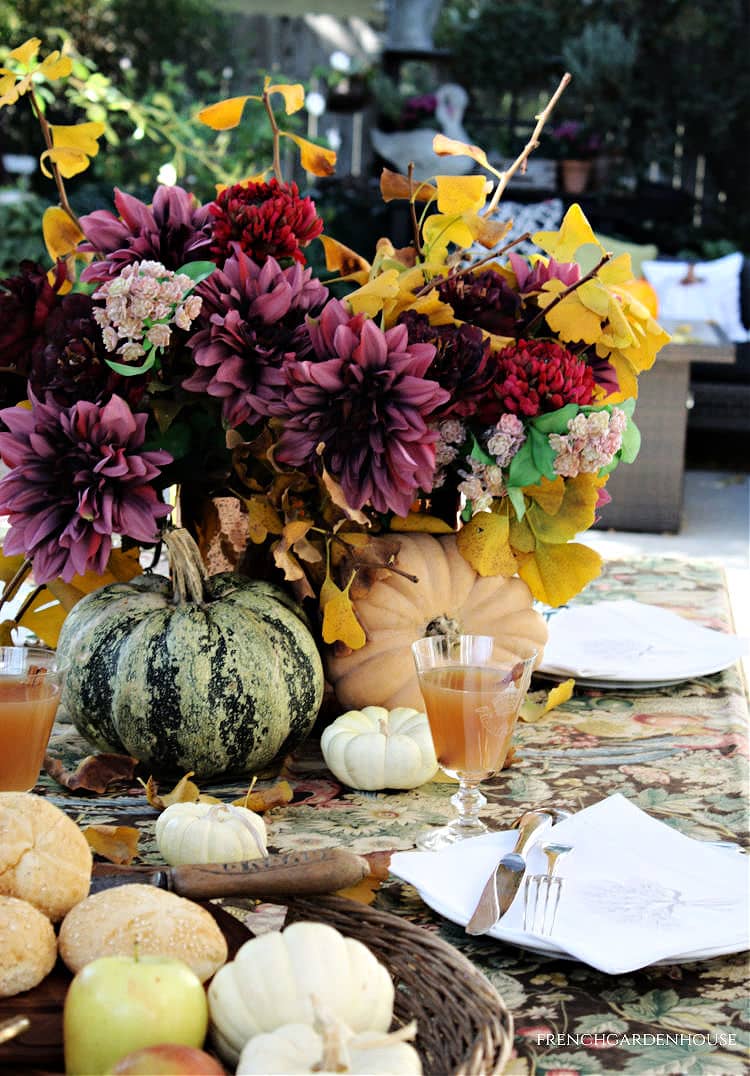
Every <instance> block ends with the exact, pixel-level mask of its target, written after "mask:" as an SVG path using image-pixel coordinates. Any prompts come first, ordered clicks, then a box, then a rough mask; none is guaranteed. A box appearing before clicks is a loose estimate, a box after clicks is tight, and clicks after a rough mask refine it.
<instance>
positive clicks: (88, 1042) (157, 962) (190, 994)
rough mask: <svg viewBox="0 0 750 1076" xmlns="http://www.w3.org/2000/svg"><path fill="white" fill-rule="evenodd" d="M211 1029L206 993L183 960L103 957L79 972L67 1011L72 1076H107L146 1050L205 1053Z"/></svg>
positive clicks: (65, 1025) (65, 1024)
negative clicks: (168, 1047)
mask: <svg viewBox="0 0 750 1076" xmlns="http://www.w3.org/2000/svg"><path fill="white" fill-rule="evenodd" d="M207 1027H208V1002H207V1000H206V992H205V990H204V989H203V984H202V983H201V981H200V979H199V978H198V976H197V975H196V974H195V972H193V971H191V969H190V968H189V967H188V966H187V964H185V963H183V961H181V960H172V959H169V958H168V957H160V956H141V957H132V956H102V957H99V958H98V959H97V960H92V961H91V963H90V964H87V965H86V966H85V967H84V968H81V970H80V971H79V972H78V974H77V975H76V977H75V978H74V979H73V982H72V983H71V984H70V986H69V987H68V993H67V995H66V997H65V1008H64V1011H63V1042H64V1046H65V1071H66V1073H67V1074H68V1076H84V1074H89V1073H103V1072H107V1071H108V1070H109V1069H111V1068H112V1066H113V1065H115V1064H117V1062H118V1061H119V1060H120V1058H121V1057H125V1055H126V1054H129V1053H132V1051H133V1050H139V1049H140V1048H141V1047H143V1046H155V1045H158V1044H159V1043H165V1042H168V1043H177V1044H182V1045H184V1046H194V1047H196V1048H200V1047H201V1046H203V1041H204V1039H205V1037H206V1030H207Z"/></svg>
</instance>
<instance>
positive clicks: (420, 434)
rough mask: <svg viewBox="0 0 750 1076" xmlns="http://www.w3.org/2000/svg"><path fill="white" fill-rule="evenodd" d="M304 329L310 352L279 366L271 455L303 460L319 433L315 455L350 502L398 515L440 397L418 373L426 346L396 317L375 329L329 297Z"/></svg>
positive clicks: (426, 467)
mask: <svg viewBox="0 0 750 1076" xmlns="http://www.w3.org/2000/svg"><path fill="white" fill-rule="evenodd" d="M308 331H309V334H310V340H311V343H312V347H313V351H314V356H315V357H314V358H313V359H310V360H300V361H297V362H290V363H288V364H287V366H286V375H287V379H288V382H289V388H288V391H287V393H286V395H285V396H284V398H283V401H282V405H281V407H280V409H279V411H278V412H277V413H278V414H281V415H282V417H283V418H284V419H285V423H284V429H283V432H282V435H281V438H280V441H279V444H278V447H277V450H276V455H275V458H276V459H277V460H278V461H279V462H280V463H286V464H288V465H289V466H292V467H308V468H310V469H312V468H313V467H314V463H315V460H316V449H317V446H318V445H319V444H321V443H322V444H323V445H324V446H325V448H324V451H323V461H324V463H325V465H326V467H327V468H328V470H329V471H330V472H331V473H332V474H333V475H334V477H335V478H336V479H338V481H339V482H340V483H341V486H342V488H343V490H344V493H345V495H346V498H347V500H348V502H349V504H350V505H351V506H352V507H353V508H362V507H363V505H365V504H371V505H372V506H373V507H374V508H375V509H376V511H378V512H389V511H390V512H395V513H396V514H397V515H399V516H405V515H406V514H407V513H408V511H409V508H410V506H411V503H412V501H413V500H414V496H415V493H416V492H417V490H418V489H419V488H423V489H429V488H430V486H431V483H432V477H433V475H434V472H435V440H436V438H437V434H436V433H435V432H434V431H432V430H430V429H428V426H427V421H426V420H427V416H428V415H431V414H432V413H433V412H434V411H435V410H436V409H437V408H438V407H440V406H441V405H442V404H445V403H446V402H447V400H448V393H447V392H446V391H445V389H441V388H440V386H439V385H438V384H437V382H436V381H432V380H430V379H429V378H428V377H427V376H426V375H427V371H428V368H429V367H430V364H431V362H432V360H433V358H434V355H435V348H434V346H433V345H432V344H428V343H422V344H420V343H416V344H410V343H409V336H408V331H407V327H406V325H396V326H394V327H393V328H392V329H389V330H388V331H387V332H383V331H382V330H381V329H379V328H378V327H377V325H375V323H374V322H373V321H371V320H369V319H367V318H366V317H365V316H364V315H363V314H357V315H355V316H352V315H351V314H350V313H349V311H348V309H347V308H346V306H344V304H343V303H342V302H340V301H339V300H337V299H334V300H332V301H331V302H330V303H328V305H327V306H326V307H325V308H324V309H323V311H322V313H321V315H320V318H319V319H318V321H317V322H311V323H310V325H309V330H308Z"/></svg>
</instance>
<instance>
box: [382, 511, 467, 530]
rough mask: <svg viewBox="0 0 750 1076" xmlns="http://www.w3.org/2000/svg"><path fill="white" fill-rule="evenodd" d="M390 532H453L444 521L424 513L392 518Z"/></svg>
mask: <svg viewBox="0 0 750 1076" xmlns="http://www.w3.org/2000/svg"><path fill="white" fill-rule="evenodd" d="M391 530H392V531H398V532H399V533H402V534H410V533H415V534H452V533H453V531H454V530H455V528H454V527H451V525H450V524H449V523H446V521H445V520H444V519H440V518H439V517H438V516H431V515H429V514H428V513H426V512H409V514H408V515H407V516H394V517H393V519H392V520H391Z"/></svg>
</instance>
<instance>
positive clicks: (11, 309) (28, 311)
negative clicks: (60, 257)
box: [0, 261, 65, 403]
mask: <svg viewBox="0 0 750 1076" xmlns="http://www.w3.org/2000/svg"><path fill="white" fill-rule="evenodd" d="M19 268H20V270H21V272H20V275H19V276H12V277H8V278H7V279H6V280H2V281H0V366H1V367H3V370H4V371H6V373H10V374H11V376H10V377H8V376H4V377H2V379H0V381H1V383H2V388H1V389H0V394H1V397H2V399H3V401H4V402H6V403H7V402H10V403H16V402H17V401H18V400H23V399H25V397H26V378H27V377H28V374H29V371H30V369H31V367H32V362H33V359H34V356H35V354H36V353H37V352H38V351H39V349H40V348H41V347H43V346H44V345H43V341H44V332H45V327H46V325H47V321H48V319H49V317H50V315H51V313H52V311H53V310H54V309H55V307H56V306H57V304H58V303H59V302H60V296H59V294H58V288H59V287H60V285H61V284H62V282H63V280H64V279H65V266H64V265H63V264H62V263H59V264H58V272H57V277H56V280H55V284H54V286H53V285H52V284H50V283H49V281H48V279H47V271H46V270H45V269H43V268H42V266H41V265H37V264H36V263H35V262H31V261H23V262H21V264H20V267H19Z"/></svg>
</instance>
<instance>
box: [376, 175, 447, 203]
mask: <svg viewBox="0 0 750 1076" xmlns="http://www.w3.org/2000/svg"><path fill="white" fill-rule="evenodd" d="M380 194H381V197H382V199H383V201H384V202H392V201H394V200H395V199H397V198H406V199H409V200H410V201H412V202H431V201H432V199H433V198H435V197H436V196H437V188H436V187H433V186H432V184H431V183H425V182H424V181H423V180H420V181H419V182H416V181H415V180H412V182H411V183H409V179H408V177H407V176H402V175H401V173H400V172H392V171H391V170H390V168H384V169H383V171H382V172H381V173H380Z"/></svg>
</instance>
